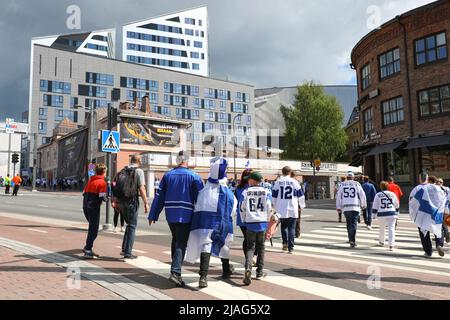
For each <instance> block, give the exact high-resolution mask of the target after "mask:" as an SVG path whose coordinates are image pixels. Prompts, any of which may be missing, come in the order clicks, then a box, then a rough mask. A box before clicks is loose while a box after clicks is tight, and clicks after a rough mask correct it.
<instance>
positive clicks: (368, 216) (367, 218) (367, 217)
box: [363, 202, 373, 226]
mask: <svg viewBox="0 0 450 320" xmlns="http://www.w3.org/2000/svg"><path fill="white" fill-rule="evenodd" d="M372 205H373V202H367V208H366V209H364V211H363V218H364V223H365V224H366V225H368V226H371V225H372Z"/></svg>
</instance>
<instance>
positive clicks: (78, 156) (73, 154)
mask: <svg viewBox="0 0 450 320" xmlns="http://www.w3.org/2000/svg"><path fill="white" fill-rule="evenodd" d="M87 139H88V135H87V131H86V130H83V131H80V132H79V133H77V134H73V135H70V137H68V138H66V139H64V138H63V139H61V140H60V141H59V146H58V148H59V152H58V156H59V157H58V178H63V179H68V178H73V179H77V180H78V179H82V178H83V177H84V176H85V170H86V157H87V144H88V143H87V142H88V141H87Z"/></svg>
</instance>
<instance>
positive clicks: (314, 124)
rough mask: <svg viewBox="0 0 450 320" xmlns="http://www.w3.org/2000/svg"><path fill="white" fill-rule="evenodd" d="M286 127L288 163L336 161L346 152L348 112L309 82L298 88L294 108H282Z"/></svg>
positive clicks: (286, 156)
mask: <svg viewBox="0 0 450 320" xmlns="http://www.w3.org/2000/svg"><path fill="white" fill-rule="evenodd" d="M281 113H282V115H283V117H284V121H285V123H286V132H285V137H284V139H285V146H284V152H283V158H284V159H291V160H314V159H321V160H322V161H336V160H337V159H339V158H341V157H342V155H343V153H344V152H345V150H346V144H347V139H348V138H347V135H346V133H345V130H344V128H343V120H344V112H343V111H342V108H341V106H340V105H339V103H338V102H337V100H336V98H335V97H333V96H328V95H326V94H325V93H324V91H323V87H322V86H320V85H317V84H315V83H314V82H308V83H305V84H303V85H301V86H298V89H297V94H296V95H295V102H294V105H293V106H292V107H290V106H283V105H282V106H281Z"/></svg>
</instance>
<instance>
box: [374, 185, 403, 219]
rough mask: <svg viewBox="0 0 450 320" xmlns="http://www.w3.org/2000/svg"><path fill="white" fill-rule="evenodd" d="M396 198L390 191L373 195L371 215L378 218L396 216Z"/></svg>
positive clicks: (397, 205)
mask: <svg viewBox="0 0 450 320" xmlns="http://www.w3.org/2000/svg"><path fill="white" fill-rule="evenodd" d="M398 208H400V204H399V203H398V199H397V196H396V195H395V193H393V192H391V191H383V192H378V193H377V194H376V195H375V198H374V200H373V206H372V213H373V214H374V215H376V216H378V217H388V216H396V215H398Z"/></svg>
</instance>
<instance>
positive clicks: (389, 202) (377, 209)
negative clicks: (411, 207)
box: [367, 181, 400, 251]
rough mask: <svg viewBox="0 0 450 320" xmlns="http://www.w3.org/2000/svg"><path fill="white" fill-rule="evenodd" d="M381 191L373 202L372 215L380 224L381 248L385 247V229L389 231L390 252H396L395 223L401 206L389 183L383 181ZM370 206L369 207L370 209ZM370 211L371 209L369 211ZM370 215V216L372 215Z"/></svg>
mask: <svg viewBox="0 0 450 320" xmlns="http://www.w3.org/2000/svg"><path fill="white" fill-rule="evenodd" d="M380 189H381V191H380V192H378V193H377V194H376V195H375V197H374V201H373V206H372V212H371V213H372V214H373V215H374V216H375V217H378V221H379V224H380V237H379V242H378V243H379V246H381V247H384V233H385V227H387V229H388V239H389V240H388V242H389V250H390V251H394V246H395V222H396V221H397V217H398V210H399V208H400V204H399V202H398V198H397V195H396V194H395V193H394V192H392V191H389V183H388V182H386V181H381V183H380ZM368 207H369V206H367V208H368ZM367 210H369V209H367ZM371 213H369V214H371Z"/></svg>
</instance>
